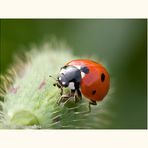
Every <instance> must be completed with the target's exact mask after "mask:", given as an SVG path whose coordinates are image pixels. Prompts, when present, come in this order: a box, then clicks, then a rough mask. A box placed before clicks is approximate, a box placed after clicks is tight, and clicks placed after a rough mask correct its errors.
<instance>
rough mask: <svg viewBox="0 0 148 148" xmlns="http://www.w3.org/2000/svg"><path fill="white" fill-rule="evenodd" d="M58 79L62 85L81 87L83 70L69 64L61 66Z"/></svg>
mask: <svg viewBox="0 0 148 148" xmlns="http://www.w3.org/2000/svg"><path fill="white" fill-rule="evenodd" d="M57 79H58V82H59V83H60V85H61V86H63V87H69V88H70V89H73V90H75V89H78V88H79V85H80V82H81V71H80V70H79V69H78V68H76V67H74V66H70V65H67V66H64V67H62V68H61V70H60V73H59V75H58V78H57Z"/></svg>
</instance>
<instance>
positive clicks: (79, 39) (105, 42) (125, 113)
mask: <svg viewBox="0 0 148 148" xmlns="http://www.w3.org/2000/svg"><path fill="white" fill-rule="evenodd" d="M0 26H1V28H0V47H1V49H0V54H1V56H0V61H1V65H0V71H1V73H5V71H6V69H7V68H8V66H9V65H10V64H11V63H12V59H13V58H12V57H13V54H15V53H17V52H18V51H19V50H20V49H22V47H23V48H24V47H25V50H27V49H29V45H30V44H31V43H35V44H37V45H40V43H41V42H42V41H43V40H44V39H46V38H48V37H50V36H56V37H57V38H58V39H65V40H66V41H67V43H68V44H69V45H70V46H71V47H72V48H73V49H74V50H73V52H74V54H76V55H96V56H97V57H98V58H99V59H101V61H103V62H105V63H107V65H108V67H109V71H110V75H111V80H113V81H114V84H113V87H114V89H115V92H114V94H113V95H112V98H111V99H113V100H114V102H113V104H112V110H111V111H112V113H113V114H116V118H115V119H114V120H113V121H112V125H111V127H109V128H121V129H133V128H138V129H145V128H147V96H146V91H147V89H146V83H147V82H146V80H147V71H146V70H147V65H146V62H147V20H146V19H73V20H71V19H68V20H64V19H61V20H60V19H53V20H52V19H48V20H44V19H40V20H33V19H30V20H19V19H18V20H15V19H12V20H11V19H3V20H0Z"/></svg>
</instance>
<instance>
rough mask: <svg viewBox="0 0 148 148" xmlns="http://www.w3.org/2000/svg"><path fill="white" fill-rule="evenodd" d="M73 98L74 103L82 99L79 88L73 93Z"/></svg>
mask: <svg viewBox="0 0 148 148" xmlns="http://www.w3.org/2000/svg"><path fill="white" fill-rule="evenodd" d="M74 99H75V103H77V102H79V101H80V100H82V95H81V92H80V90H79V89H76V90H75V93H74Z"/></svg>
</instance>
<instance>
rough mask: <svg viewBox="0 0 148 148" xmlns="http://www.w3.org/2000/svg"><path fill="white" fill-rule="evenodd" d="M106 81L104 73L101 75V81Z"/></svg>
mask: <svg viewBox="0 0 148 148" xmlns="http://www.w3.org/2000/svg"><path fill="white" fill-rule="evenodd" d="M104 80H105V75H104V73H102V74H101V81H102V82H104Z"/></svg>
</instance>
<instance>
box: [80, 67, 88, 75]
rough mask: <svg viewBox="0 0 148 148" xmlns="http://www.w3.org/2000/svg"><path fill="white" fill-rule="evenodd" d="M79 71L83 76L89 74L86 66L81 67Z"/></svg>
mask: <svg viewBox="0 0 148 148" xmlns="http://www.w3.org/2000/svg"><path fill="white" fill-rule="evenodd" d="M80 70H81V71H82V72H84V73H85V74H88V73H89V69H88V68H87V67H86V66H81V69H80Z"/></svg>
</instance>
